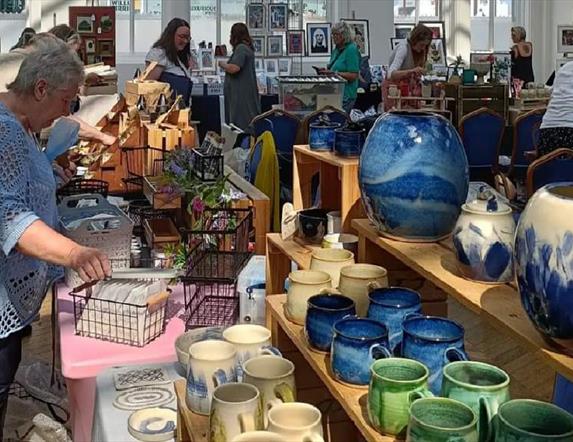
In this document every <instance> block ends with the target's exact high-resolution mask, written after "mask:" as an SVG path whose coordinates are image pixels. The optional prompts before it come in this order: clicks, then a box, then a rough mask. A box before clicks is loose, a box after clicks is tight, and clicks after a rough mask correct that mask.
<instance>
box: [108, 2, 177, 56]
mask: <svg viewBox="0 0 573 442" xmlns="http://www.w3.org/2000/svg"><path fill="white" fill-rule="evenodd" d="M166 1H169V0H166ZM161 2H162V0H108V1H107V6H114V7H115V12H116V20H117V23H116V26H115V40H116V51H117V53H118V54H130V53H146V52H147V51H148V50H149V48H150V47H151V46H153V43H155V41H156V40H157V39H158V38H159V36H160V35H161V31H162V28H161ZM100 4H101V3H100ZM132 7H133V23H132V19H131V14H130V9H131V8H132ZM132 27H133V34H132V30H131V29H132ZM132 35H133V40H132V38H131V36H132Z"/></svg>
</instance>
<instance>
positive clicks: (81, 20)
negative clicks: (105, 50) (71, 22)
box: [76, 15, 94, 34]
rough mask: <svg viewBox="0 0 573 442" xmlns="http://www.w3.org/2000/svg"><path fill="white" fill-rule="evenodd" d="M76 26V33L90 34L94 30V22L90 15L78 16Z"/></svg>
mask: <svg viewBox="0 0 573 442" xmlns="http://www.w3.org/2000/svg"><path fill="white" fill-rule="evenodd" d="M77 20H78V21H77V26H76V30H77V31H78V34H91V33H93V31H94V22H93V21H92V17H91V16H90V15H87V16H79V15H78V18H77Z"/></svg>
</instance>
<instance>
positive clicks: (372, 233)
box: [352, 219, 573, 380]
mask: <svg viewBox="0 0 573 442" xmlns="http://www.w3.org/2000/svg"><path fill="white" fill-rule="evenodd" d="M352 225H353V227H354V228H355V229H356V230H357V231H358V237H359V245H358V258H359V260H360V261H364V262H369V261H370V260H371V255H372V254H376V253H377V249H378V250H380V249H381V250H382V251H383V252H386V254H387V255H391V256H393V257H394V258H397V259H398V260H400V261H401V262H403V263H404V264H405V265H407V266H408V267H410V268H411V269H412V270H414V271H416V272H417V273H418V274H419V275H421V276H422V277H423V278H425V279H427V280H428V281H430V282H432V283H433V284H435V285H436V286H437V287H439V288H440V289H442V290H443V291H444V292H445V293H447V294H448V295H451V296H452V297H454V298H455V299H456V300H457V301H459V302H460V303H461V304H462V305H464V306H465V307H467V308H469V309H470V310H472V311H473V312H475V313H478V314H479V315H480V316H482V317H485V318H486V319H488V320H490V321H491V322H492V324H493V325H494V326H496V327H498V328H500V329H501V330H502V331H504V332H505V333H507V334H508V335H510V336H515V337H517V338H519V339H520V340H521V341H522V342H524V343H525V344H527V345H528V346H529V347H530V348H532V349H533V353H534V354H538V355H539V356H541V359H542V360H543V361H545V362H546V363H548V364H549V365H550V366H551V367H552V368H554V369H555V370H556V371H557V372H559V373H561V374H562V375H563V376H565V377H567V378H569V379H570V380H573V358H572V357H571V356H568V355H566V354H564V353H563V352H564V351H568V350H567V349H565V348H558V347H557V346H556V344H555V345H553V344H551V343H549V342H548V341H546V340H545V339H544V338H543V337H542V335H541V334H540V333H539V332H537V330H536V329H535V327H534V326H533V324H532V323H531V321H530V320H529V318H528V317H527V314H526V313H525V311H524V310H523V307H522V306H521V301H520V298H519V294H518V292H517V290H516V289H515V288H514V287H513V286H511V285H509V284H482V283H478V282H475V281H470V280H468V279H465V278H463V277H461V276H458V273H457V269H456V258H455V255H454V252H453V251H452V250H451V249H450V248H448V246H447V243H408V242H400V241H395V240H391V239H387V238H384V237H381V236H380V235H379V234H378V232H377V231H376V229H375V228H374V226H373V225H372V224H371V223H370V221H369V220H367V219H356V220H354V221H353V222H352Z"/></svg>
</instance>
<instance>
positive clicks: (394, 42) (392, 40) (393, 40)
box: [390, 38, 406, 50]
mask: <svg viewBox="0 0 573 442" xmlns="http://www.w3.org/2000/svg"><path fill="white" fill-rule="evenodd" d="M402 43H406V39H405V38H390V49H392V50H394V49H396V48H397V47H398V45H399V44H402Z"/></svg>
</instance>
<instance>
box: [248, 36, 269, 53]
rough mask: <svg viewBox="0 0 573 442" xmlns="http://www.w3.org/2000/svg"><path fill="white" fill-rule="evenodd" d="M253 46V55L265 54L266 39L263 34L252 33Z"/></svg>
mask: <svg viewBox="0 0 573 442" xmlns="http://www.w3.org/2000/svg"><path fill="white" fill-rule="evenodd" d="M251 39H252V40H253V47H254V48H255V56H257V57H264V56H265V55H266V45H267V39H266V37H265V36H263V35H252V36H251Z"/></svg>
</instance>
